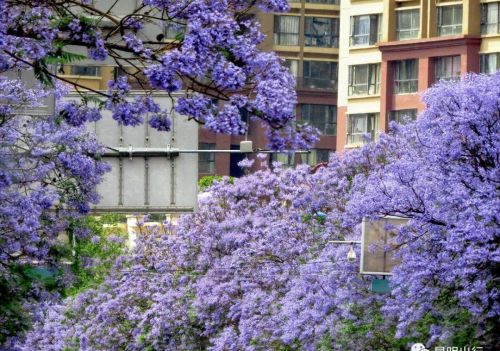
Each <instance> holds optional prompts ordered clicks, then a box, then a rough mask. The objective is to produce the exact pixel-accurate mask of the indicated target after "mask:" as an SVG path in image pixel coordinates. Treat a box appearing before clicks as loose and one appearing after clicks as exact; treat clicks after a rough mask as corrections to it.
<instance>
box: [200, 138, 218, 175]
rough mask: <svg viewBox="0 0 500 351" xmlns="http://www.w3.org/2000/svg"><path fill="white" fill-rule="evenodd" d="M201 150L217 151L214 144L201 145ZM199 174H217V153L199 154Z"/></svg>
mask: <svg viewBox="0 0 500 351" xmlns="http://www.w3.org/2000/svg"><path fill="white" fill-rule="evenodd" d="M198 147H199V149H200V150H215V144H213V143H200V144H199V145H198ZM198 173H203V174H215V153H213V152H203V153H199V154H198Z"/></svg>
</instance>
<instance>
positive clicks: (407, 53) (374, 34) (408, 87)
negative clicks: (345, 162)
mask: <svg viewBox="0 0 500 351" xmlns="http://www.w3.org/2000/svg"><path fill="white" fill-rule="evenodd" d="M499 4H500V2H498V1H488V0H486V1H479V0H463V1H450V0H420V1H418V0H417V1H413V0H380V1H360V0H343V1H342V5H341V10H340V11H341V14H342V16H341V24H340V53H339V59H340V65H339V87H341V88H339V92H338V103H339V107H338V137H337V150H338V151H342V150H345V149H347V148H352V147H358V146H359V145H361V144H363V143H364V142H366V138H365V135H366V134H371V135H372V138H376V137H377V134H378V132H379V131H387V128H388V123H389V121H391V120H395V121H404V120H405V119H413V118H416V116H417V114H418V112H420V111H422V110H423V109H424V107H425V106H424V105H423V104H422V102H421V101H420V94H421V93H422V92H423V91H424V90H426V89H427V88H429V87H430V86H432V85H433V84H434V83H435V82H437V81H439V80H453V79H458V78H459V77H460V76H462V75H464V74H466V73H467V72H481V73H488V74H489V73H494V72H496V71H497V70H498V67H499V65H498V56H499V53H500V32H499V30H500V27H499Z"/></svg>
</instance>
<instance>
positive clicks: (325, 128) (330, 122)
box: [302, 104, 337, 135]
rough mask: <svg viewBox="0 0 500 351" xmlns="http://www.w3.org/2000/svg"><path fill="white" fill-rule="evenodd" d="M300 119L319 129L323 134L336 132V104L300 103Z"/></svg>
mask: <svg viewBox="0 0 500 351" xmlns="http://www.w3.org/2000/svg"><path fill="white" fill-rule="evenodd" d="M302 121H303V122H305V123H308V124H309V125H311V126H313V127H316V128H318V129H319V131H320V132H321V134H323V135H335V134H336V133H337V106H333V105H310V104H304V105H302Z"/></svg>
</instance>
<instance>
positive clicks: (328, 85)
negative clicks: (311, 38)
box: [302, 60, 338, 91]
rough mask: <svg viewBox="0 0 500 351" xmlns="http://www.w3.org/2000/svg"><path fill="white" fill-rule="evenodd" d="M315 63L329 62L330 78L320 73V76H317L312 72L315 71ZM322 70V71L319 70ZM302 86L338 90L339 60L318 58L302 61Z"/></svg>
mask: <svg viewBox="0 0 500 351" xmlns="http://www.w3.org/2000/svg"><path fill="white" fill-rule="evenodd" d="M313 64H328V65H329V66H330V67H329V68H328V70H329V71H330V74H329V76H330V79H325V78H323V77H324V75H322V74H320V75H319V77H315V76H314V75H312V74H311V72H313V71H314V69H313V67H312V65H313ZM306 67H307V68H306ZM318 72H320V73H321V72H322V71H318ZM302 75H303V79H302V86H303V87H304V88H309V89H315V88H316V89H325V90H331V89H332V90H333V91H337V83H338V62H336V61H317V60H303V61H302Z"/></svg>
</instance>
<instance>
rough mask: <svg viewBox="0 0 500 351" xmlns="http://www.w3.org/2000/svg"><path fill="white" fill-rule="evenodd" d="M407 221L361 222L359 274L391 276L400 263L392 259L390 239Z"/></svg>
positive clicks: (381, 219) (382, 220) (385, 218)
mask: <svg viewBox="0 0 500 351" xmlns="http://www.w3.org/2000/svg"><path fill="white" fill-rule="evenodd" d="M407 222H408V219H406V218H401V217H389V216H387V217H383V218H380V219H378V220H374V221H368V220H366V219H364V220H363V223H362V238H361V262H360V263H361V265H360V273H361V274H367V275H391V274H392V273H391V272H392V269H393V268H394V267H395V266H397V265H398V264H399V263H400V261H399V259H397V258H396V257H394V243H393V242H392V239H393V238H394V237H395V235H396V230H397V229H398V228H399V227H400V226H402V225H404V224H406V223H407Z"/></svg>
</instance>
